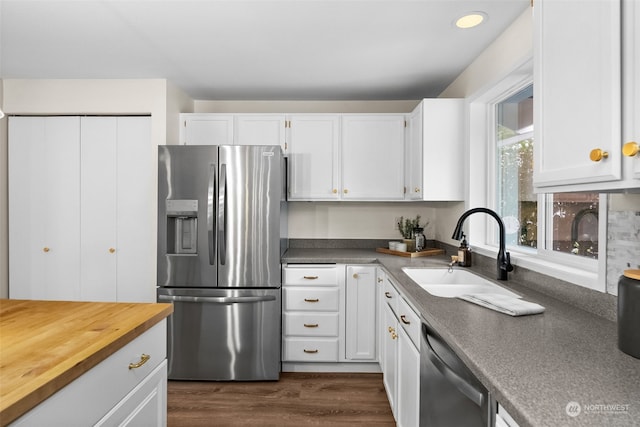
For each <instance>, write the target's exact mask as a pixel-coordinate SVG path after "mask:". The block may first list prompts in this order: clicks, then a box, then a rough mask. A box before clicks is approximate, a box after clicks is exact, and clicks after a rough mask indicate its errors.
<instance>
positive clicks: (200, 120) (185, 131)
mask: <svg viewBox="0 0 640 427" xmlns="http://www.w3.org/2000/svg"><path fill="white" fill-rule="evenodd" d="M180 124H181V126H180V144H182V145H232V144H233V116H232V115H230V114H181V115H180Z"/></svg>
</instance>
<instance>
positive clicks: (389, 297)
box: [382, 279, 400, 313]
mask: <svg viewBox="0 0 640 427" xmlns="http://www.w3.org/2000/svg"><path fill="white" fill-rule="evenodd" d="M382 295H383V296H384V299H385V301H386V302H387V304H389V306H390V307H391V309H392V310H393V312H394V313H398V300H400V294H399V293H398V291H397V290H396V288H395V287H394V286H393V285H392V284H391V281H390V280H389V279H387V280H385V282H384V288H383V289H382Z"/></svg>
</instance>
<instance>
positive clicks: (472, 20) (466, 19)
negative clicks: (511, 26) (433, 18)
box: [456, 12, 487, 28]
mask: <svg viewBox="0 0 640 427" xmlns="http://www.w3.org/2000/svg"><path fill="white" fill-rule="evenodd" d="M486 17H487V15H486V14H485V13H482V12H472V13H468V14H466V15H464V16H462V17H460V18H458V20H457V21H456V27H458V28H473V27H475V26H477V25H480V24H481V23H482V22H483V21H484V20H485V18H486Z"/></svg>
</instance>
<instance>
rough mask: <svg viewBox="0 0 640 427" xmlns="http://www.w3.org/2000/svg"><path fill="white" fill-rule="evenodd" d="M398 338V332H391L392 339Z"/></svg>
mask: <svg viewBox="0 0 640 427" xmlns="http://www.w3.org/2000/svg"><path fill="white" fill-rule="evenodd" d="M396 338H398V334H396V333H395V332H392V333H391V339H392V340H395V339H396Z"/></svg>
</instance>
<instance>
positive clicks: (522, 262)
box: [472, 245, 605, 292]
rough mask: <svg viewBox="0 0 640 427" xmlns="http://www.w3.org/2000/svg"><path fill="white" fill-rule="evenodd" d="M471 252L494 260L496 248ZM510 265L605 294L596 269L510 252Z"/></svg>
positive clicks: (479, 247)
mask: <svg viewBox="0 0 640 427" xmlns="http://www.w3.org/2000/svg"><path fill="white" fill-rule="evenodd" d="M472 248H473V251H474V252H476V253H478V254H480V255H484V256H487V257H490V258H495V257H496V256H497V254H498V251H497V250H496V248H494V247H492V246H483V245H472ZM510 254H511V264H513V265H514V266H518V267H523V268H526V269H529V270H531V271H535V272H536V273H540V274H544V275H547V276H551V277H554V278H556V279H560V280H564V281H566V282H569V283H573V284H575V285H578V286H582V287H585V288H589V289H593V290H596V291H599V292H605V284H604V283H600V280H599V279H598V271H597V269H594V270H589V269H585V268H582V267H580V268H578V267H573V266H568V265H566V264H559V263H557V262H552V261H549V260H547V259H544V258H542V257H540V256H539V255H537V254H536V255H533V254H531V255H529V254H525V253H520V252H518V253H516V252H510Z"/></svg>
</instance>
